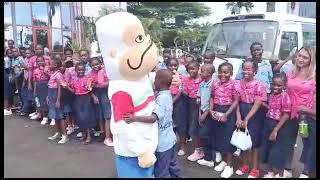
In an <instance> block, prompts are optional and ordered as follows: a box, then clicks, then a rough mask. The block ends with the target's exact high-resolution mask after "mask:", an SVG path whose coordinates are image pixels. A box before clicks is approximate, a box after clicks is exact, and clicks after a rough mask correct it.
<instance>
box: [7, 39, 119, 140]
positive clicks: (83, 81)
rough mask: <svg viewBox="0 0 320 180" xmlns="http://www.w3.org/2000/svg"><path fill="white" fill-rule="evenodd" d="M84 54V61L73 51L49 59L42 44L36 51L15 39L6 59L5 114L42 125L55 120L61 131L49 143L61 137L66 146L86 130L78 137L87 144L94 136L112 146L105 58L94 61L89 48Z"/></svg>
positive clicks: (67, 50)
mask: <svg viewBox="0 0 320 180" xmlns="http://www.w3.org/2000/svg"><path fill="white" fill-rule="evenodd" d="M79 53H80V58H79V59H77V58H74V56H73V51H72V50H71V49H65V51H64V53H63V55H61V54H58V53H57V54H53V55H52V56H51V57H49V56H45V55H44V48H43V47H42V46H40V45H39V46H37V47H36V49H35V51H33V50H31V49H28V48H23V47H21V48H15V47H14V42H13V41H12V40H9V42H8V47H7V48H6V49H5V58H4V64H5V65H4V70H5V71H4V115H5V116H6V115H11V114H12V109H15V110H16V112H17V113H18V114H19V115H20V116H26V115H29V117H30V119H31V120H39V121H40V124H41V125H46V124H48V123H49V121H50V125H51V126H55V127H56V132H55V134H54V135H53V136H50V137H48V139H50V140H54V139H58V138H60V137H61V140H60V141H59V142H58V143H66V142H67V141H68V135H70V134H72V133H74V132H75V130H76V129H80V132H79V133H78V134H77V137H81V138H82V139H83V141H84V143H85V144H88V143H90V142H91V140H92V136H91V135H92V133H94V136H99V137H100V136H101V137H103V138H104V144H106V145H107V146H112V145H113V141H112V134H111V132H110V118H111V105H110V102H109V99H108V90H107V88H108V82H109V80H108V77H107V73H106V71H105V69H104V67H103V63H102V59H101V58H100V57H92V58H90V57H89V51H88V50H86V49H82V50H81V51H80V52H79ZM91 92H92V93H91ZM15 94H18V97H19V98H18V101H19V104H18V105H17V104H15V98H14V97H15ZM14 105H15V106H14Z"/></svg>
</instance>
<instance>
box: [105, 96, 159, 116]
mask: <svg viewBox="0 0 320 180" xmlns="http://www.w3.org/2000/svg"><path fill="white" fill-rule="evenodd" d="M154 100H155V97H154V96H153V95H152V96H149V97H148V98H147V99H146V100H145V101H144V102H143V103H142V104H140V105H138V106H134V105H133V101H132V98H131V96H130V95H129V94H128V93H127V92H124V91H118V92H116V93H114V94H113V96H112V99H111V102H112V107H113V113H114V120H115V121H116V122H117V121H121V120H124V117H125V115H126V114H127V113H129V114H131V115H134V113H136V112H138V111H141V110H142V109H144V108H145V107H147V106H148V104H149V103H150V102H152V101H154Z"/></svg>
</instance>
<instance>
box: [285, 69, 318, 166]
mask: <svg viewBox="0 0 320 180" xmlns="http://www.w3.org/2000/svg"><path fill="white" fill-rule="evenodd" d="M294 70H295V69H293V70H292V71H290V72H289V73H288V74H287V79H288V82H287V84H288V94H289V96H290V100H291V103H292V106H291V114H290V118H291V121H289V122H288V139H287V142H288V147H289V152H288V154H287V161H286V169H291V165H292V158H293V153H294V145H295V143H296V139H297V135H298V128H299V121H298V106H300V105H304V106H308V103H309V102H308V99H309V98H310V91H311V90H313V89H314V87H315V86H316V81H315V78H312V79H310V80H304V75H303V74H301V75H300V76H298V77H293V71H294ZM311 126H312V125H311Z"/></svg>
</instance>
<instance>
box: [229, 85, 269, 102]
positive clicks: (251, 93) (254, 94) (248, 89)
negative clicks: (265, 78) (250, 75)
mask: <svg viewBox="0 0 320 180" xmlns="http://www.w3.org/2000/svg"><path fill="white" fill-rule="evenodd" d="M235 87H236V91H237V92H238V93H239V95H240V102H244V103H250V104H251V103H254V102H255V101H256V100H261V101H267V87H266V85H265V84H263V83H261V82H260V81H258V80H252V81H250V82H247V81H246V80H244V79H242V80H237V81H236V83H235Z"/></svg>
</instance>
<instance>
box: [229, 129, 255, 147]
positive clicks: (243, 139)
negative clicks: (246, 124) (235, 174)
mask: <svg viewBox="0 0 320 180" xmlns="http://www.w3.org/2000/svg"><path fill="white" fill-rule="evenodd" d="M230 143H231V144H232V145H234V146H235V147H237V148H239V149H241V150H242V151H246V150H249V149H251V147H252V141H251V136H250V134H249V131H248V128H246V129H245V131H244V132H243V131H241V130H240V128H236V129H235V130H234V131H233V134H232V137H231V141H230Z"/></svg>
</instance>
